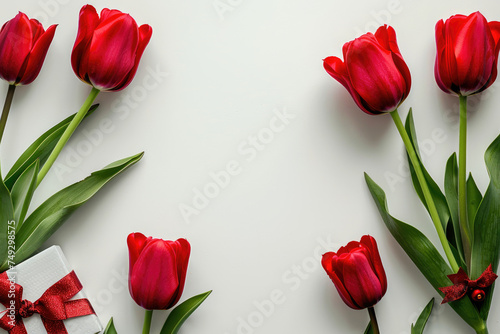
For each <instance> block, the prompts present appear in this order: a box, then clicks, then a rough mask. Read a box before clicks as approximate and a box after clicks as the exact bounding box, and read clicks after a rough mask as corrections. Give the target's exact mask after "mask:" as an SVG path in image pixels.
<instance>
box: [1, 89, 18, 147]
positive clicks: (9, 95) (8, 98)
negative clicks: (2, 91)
mask: <svg viewBox="0 0 500 334" xmlns="http://www.w3.org/2000/svg"><path fill="white" fill-rule="evenodd" d="M15 91H16V86H15V85H9V90H8V91H7V96H6V97H5V103H4V105H3V110H2V117H1V118H0V143H1V142H2V137H3V132H4V131H5V125H6V124H7V118H8V117H9V112H10V106H11V105H12V100H13V99H14V92H15Z"/></svg>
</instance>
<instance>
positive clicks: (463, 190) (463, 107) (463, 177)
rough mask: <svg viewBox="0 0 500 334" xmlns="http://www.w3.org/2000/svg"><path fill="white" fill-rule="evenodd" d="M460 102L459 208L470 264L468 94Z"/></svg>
mask: <svg viewBox="0 0 500 334" xmlns="http://www.w3.org/2000/svg"><path fill="white" fill-rule="evenodd" d="M459 101H460V102H459V103H460V130H459V132H460V135H459V136H460V139H459V151H458V208H459V212H458V214H459V218H458V221H459V224H460V233H461V236H462V244H463V247H464V253H465V260H466V262H467V266H470V244H471V236H470V227H469V223H468V219H467V171H466V166H467V96H460V97H459Z"/></svg>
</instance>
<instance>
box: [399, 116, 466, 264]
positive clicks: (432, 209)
mask: <svg viewBox="0 0 500 334" xmlns="http://www.w3.org/2000/svg"><path fill="white" fill-rule="evenodd" d="M390 114H391V117H392V119H393V120H394V124H395V125H396V128H397V129H398V131H399V134H400V136H401V139H402V140H403V143H404V145H405V147H406V152H407V153H408V156H409V158H410V162H411V164H412V165H413V168H414V169H415V174H416V175H417V178H418V182H419V184H420V187H421V189H422V193H423V195H424V198H425V203H426V204H427V208H428V210H429V214H430V216H431V219H432V222H433V223H434V227H435V229H436V231H437V234H438V236H439V241H441V245H442V246H443V249H444V252H445V254H446V257H447V258H448V261H449V262H450V265H451V267H452V269H453V270H454V271H455V272H457V271H458V269H459V266H458V263H457V260H456V259H455V256H454V255H453V252H452V251H451V248H450V244H449V242H448V240H447V238H446V233H445V231H444V229H443V225H442V224H441V219H440V218H439V214H438V211H437V209H436V204H435V203H434V200H433V198H432V195H431V192H430V190H429V186H428V185H427V181H426V180H425V176H424V173H423V171H422V167H421V165H420V160H419V158H418V156H417V153H416V152H415V147H414V146H413V143H412V142H411V140H410V137H409V136H408V133H407V132H406V129H405V127H404V125H403V122H402V121H401V118H400V117H399V114H398V110H397V109H396V110H394V111H393V112H391V113H390Z"/></svg>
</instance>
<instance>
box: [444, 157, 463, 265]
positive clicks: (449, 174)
mask: <svg viewBox="0 0 500 334" xmlns="http://www.w3.org/2000/svg"><path fill="white" fill-rule="evenodd" d="M444 193H445V194H446V202H447V203H448V208H449V209H450V211H449V212H450V216H451V222H452V224H453V235H454V237H455V239H454V243H453V244H454V245H456V249H457V250H458V252H459V253H460V257H461V259H462V262H464V261H465V254H464V249H463V244H462V235H461V233H460V223H459V221H458V163H457V155H456V154H455V153H453V154H452V155H451V156H450V158H449V159H448V161H447V162H446V171H445V174H444Z"/></svg>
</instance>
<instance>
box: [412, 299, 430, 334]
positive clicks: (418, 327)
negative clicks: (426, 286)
mask: <svg viewBox="0 0 500 334" xmlns="http://www.w3.org/2000/svg"><path fill="white" fill-rule="evenodd" d="M433 305H434V298H432V299H431V300H430V301H429V302H428V303H427V305H426V306H425V307H424V309H423V310H422V313H420V316H419V317H418V319H417V321H416V322H415V325H413V324H412V325H411V334H422V333H423V332H424V328H425V324H426V323H427V320H428V319H429V316H430V315H431V312H432V306H433Z"/></svg>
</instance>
